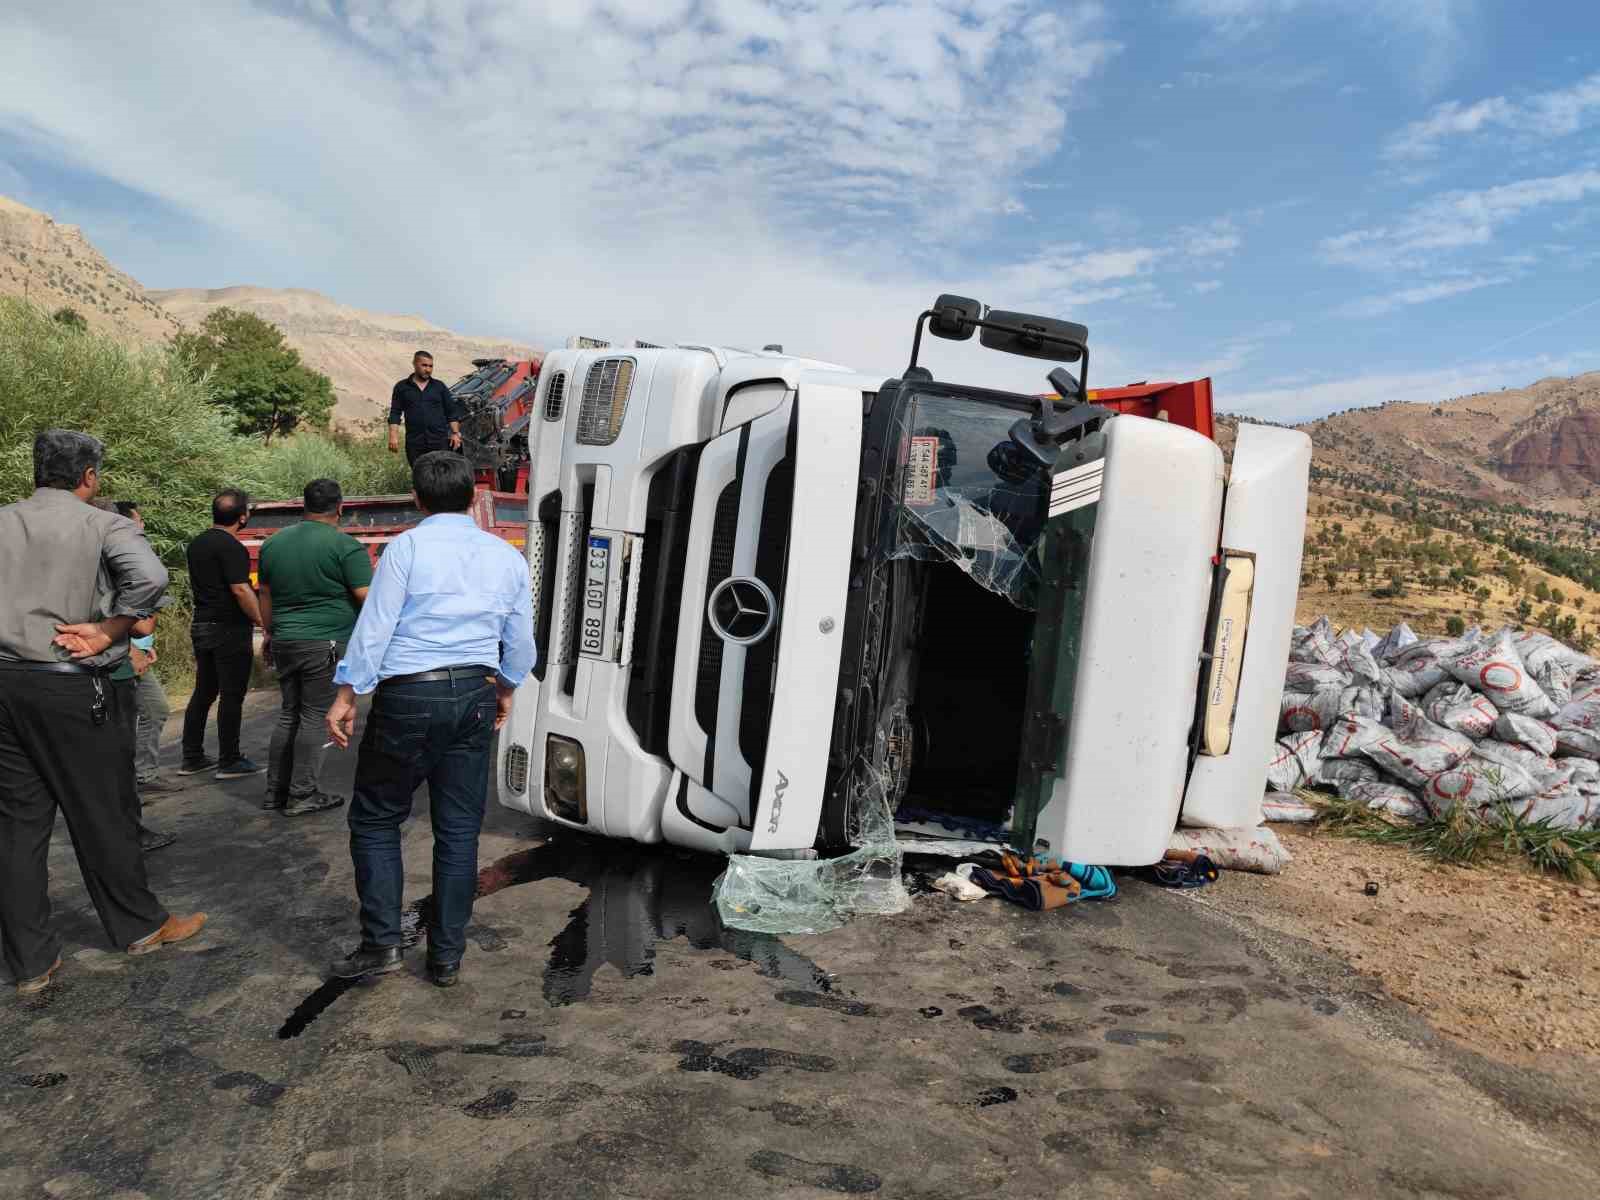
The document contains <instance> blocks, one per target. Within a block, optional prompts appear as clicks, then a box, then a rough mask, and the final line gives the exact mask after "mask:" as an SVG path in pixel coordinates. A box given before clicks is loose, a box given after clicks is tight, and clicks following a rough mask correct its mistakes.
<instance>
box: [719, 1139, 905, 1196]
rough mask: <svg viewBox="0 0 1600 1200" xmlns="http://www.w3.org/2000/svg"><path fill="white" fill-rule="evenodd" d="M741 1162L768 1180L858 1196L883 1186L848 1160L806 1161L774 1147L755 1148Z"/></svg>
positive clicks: (866, 1171)
mask: <svg viewBox="0 0 1600 1200" xmlns="http://www.w3.org/2000/svg"><path fill="white" fill-rule="evenodd" d="M745 1165H746V1166H747V1167H749V1168H750V1169H751V1170H752V1171H756V1172H759V1173H760V1174H762V1175H765V1176H767V1177H768V1178H769V1179H783V1180H786V1181H788V1182H790V1183H798V1184H803V1185H805V1186H806V1187H814V1188H817V1189H818V1190H820V1191H825V1192H842V1193H844V1194H845V1195H847V1196H861V1195H865V1194H867V1193H869V1192H875V1191H877V1190H878V1189H879V1188H881V1187H882V1186H883V1180H882V1178H880V1177H879V1176H877V1175H875V1174H873V1173H872V1172H871V1171H868V1170H867V1169H866V1168H864V1167H856V1166H851V1165H850V1164H849V1163H832V1162H809V1161H807V1160H806V1159H803V1158H795V1157H794V1156H793V1155H789V1154H782V1153H780V1152H778V1151H777V1150H757V1151H756V1152H755V1153H754V1154H752V1155H751V1156H750V1157H749V1158H748V1159H746V1160H745Z"/></svg>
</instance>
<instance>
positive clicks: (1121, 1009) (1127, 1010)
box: [1100, 1004, 1150, 1017]
mask: <svg viewBox="0 0 1600 1200" xmlns="http://www.w3.org/2000/svg"><path fill="white" fill-rule="evenodd" d="M1100 1011H1101V1012H1108V1013H1115V1014H1116V1015H1117V1016H1119V1017H1142V1016H1144V1014H1145V1013H1147V1012H1149V1011H1150V1010H1149V1009H1148V1008H1147V1007H1145V1006H1144V1005H1143V1004H1107V1005H1106V1006H1105V1007H1104V1008H1102V1009H1101V1010H1100Z"/></svg>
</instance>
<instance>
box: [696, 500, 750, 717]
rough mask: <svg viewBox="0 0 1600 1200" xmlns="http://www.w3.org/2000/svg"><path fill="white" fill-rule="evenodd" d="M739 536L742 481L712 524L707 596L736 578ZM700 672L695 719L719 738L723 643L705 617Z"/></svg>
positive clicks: (722, 503) (721, 505)
mask: <svg viewBox="0 0 1600 1200" xmlns="http://www.w3.org/2000/svg"><path fill="white" fill-rule="evenodd" d="M738 534H739V480H738V479H735V480H734V481H733V482H732V483H730V484H728V486H727V487H725V488H723V489H722V495H720V496H718V497H717V509H716V513H715V515H714V516H713V517H712V523H711V557H710V563H709V565H708V566H707V568H706V595H707V596H709V595H710V594H711V591H712V589H713V588H715V587H716V586H717V584H719V583H721V582H722V581H723V580H724V579H726V578H727V577H728V576H729V575H731V574H733V547H734V542H735V540H736V539H737V537H738ZM700 621H701V625H702V629H701V632H700V669H699V672H698V673H697V675H696V676H695V689H694V715H695V717H696V718H697V719H698V720H699V722H700V727H701V728H702V729H704V730H705V731H706V732H707V733H710V734H712V735H713V736H714V735H715V734H716V729H717V696H718V692H719V691H720V689H721V687H722V639H721V638H720V637H718V636H717V634H716V631H715V630H713V629H712V628H711V622H710V621H709V620H708V619H707V618H706V616H705V615H704V614H703V613H702V614H701V617H700Z"/></svg>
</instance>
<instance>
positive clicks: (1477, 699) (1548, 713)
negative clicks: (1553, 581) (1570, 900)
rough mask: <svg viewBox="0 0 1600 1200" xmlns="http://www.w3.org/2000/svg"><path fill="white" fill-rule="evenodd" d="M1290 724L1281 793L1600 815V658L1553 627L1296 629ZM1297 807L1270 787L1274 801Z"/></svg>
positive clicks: (1272, 782) (1392, 806) (1556, 819)
mask: <svg viewBox="0 0 1600 1200" xmlns="http://www.w3.org/2000/svg"><path fill="white" fill-rule="evenodd" d="M1279 734H1280V738H1279V741H1278V744H1277V747H1276V751H1275V753H1274V756H1273V760H1272V763H1271V765H1270V767H1269V768H1268V772H1267V783H1268V787H1269V788H1272V789H1274V790H1275V791H1277V792H1279V793H1284V792H1291V791H1293V790H1294V789H1296V788H1303V787H1310V788H1320V789H1323V790H1326V791H1334V792H1337V793H1338V794H1339V795H1340V796H1342V797H1344V798H1345V799H1347V800H1356V801H1360V802H1362V803H1364V804H1366V805H1367V807H1369V808H1372V809H1380V810H1383V811H1386V812H1388V813H1390V814H1392V815H1394V816H1396V817H1399V818H1403V819H1407V820H1413V821H1422V820H1425V819H1427V818H1429V817H1438V816H1443V815H1445V814H1446V813H1448V812H1450V811H1451V810H1453V809H1455V808H1457V807H1458V806H1462V805H1464V806H1466V807H1467V808H1468V809H1469V810H1471V811H1473V812H1480V813H1485V815H1486V816H1491V817H1492V816H1493V815H1494V814H1495V813H1498V812H1499V811H1500V810H1501V802H1505V803H1506V804H1508V805H1509V806H1510V808H1511V810H1512V811H1513V812H1515V813H1516V814H1517V815H1519V816H1521V817H1524V818H1526V819H1528V820H1533V821H1538V820H1548V821H1549V822H1551V823H1552V824H1554V825H1557V826H1559V827H1562V828H1583V827H1590V826H1595V825H1597V824H1600V662H1597V661H1596V660H1595V659H1592V658H1590V657H1589V656H1588V655H1586V654H1581V653H1579V652H1578V651H1576V650H1574V649H1572V648H1571V647H1569V646H1566V645H1563V644H1562V643H1561V642H1559V641H1557V640H1556V639H1555V638H1553V637H1550V636H1548V635H1546V634H1542V633H1518V632H1516V631H1514V630H1511V629H1502V630H1500V631H1499V632H1498V633H1482V632H1480V631H1478V630H1477V629H1470V630H1468V631H1467V632H1466V633H1465V634H1463V635H1462V636H1461V637H1459V638H1449V639H1431V640H1430V639H1420V638H1418V637H1417V635H1416V634H1415V633H1413V632H1412V631H1411V630H1410V629H1409V628H1408V627H1407V626H1406V625H1405V624H1403V623H1402V624H1400V625H1397V626H1395V627H1394V628H1393V629H1391V630H1390V631H1389V632H1388V634H1386V635H1385V636H1383V637H1379V636H1378V635H1377V634H1375V633H1372V632H1371V631H1370V630H1368V631H1366V632H1363V633H1357V632H1355V631H1353V630H1345V631H1344V632H1343V633H1339V634H1335V633H1334V630H1333V626H1332V625H1331V624H1330V622H1329V621H1328V619H1327V618H1326V617H1323V618H1321V619H1320V620H1318V621H1317V622H1316V623H1315V624H1313V625H1312V626H1311V627H1310V628H1296V629H1295V631H1294V638H1293V641H1292V642H1291V644H1290V650H1289V668H1288V672H1287V675H1286V677H1285V679H1284V692H1283V707H1282V709H1281V714H1280V717H1279ZM1294 808H1295V805H1294V803H1293V802H1292V798H1290V797H1287V796H1283V795H1277V796H1273V795H1269V797H1268V802H1267V804H1266V805H1265V815H1266V817H1267V819H1268V820H1273V819H1291V820H1292V819H1295V817H1294ZM1485 810H1487V811H1485ZM1301 815H1302V816H1306V815H1309V812H1303V813H1302V814H1301Z"/></svg>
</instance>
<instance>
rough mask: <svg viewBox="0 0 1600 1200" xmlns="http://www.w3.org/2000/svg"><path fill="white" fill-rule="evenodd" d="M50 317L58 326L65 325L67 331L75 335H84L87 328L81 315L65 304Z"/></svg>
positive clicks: (87, 323)
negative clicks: (69, 330) (75, 333)
mask: <svg viewBox="0 0 1600 1200" xmlns="http://www.w3.org/2000/svg"><path fill="white" fill-rule="evenodd" d="M51 315H52V316H53V317H54V318H55V320H56V322H57V323H58V324H61V325H65V326H66V327H67V328H68V329H71V330H73V331H75V332H77V333H84V332H86V331H87V330H88V328H89V322H88V321H86V320H85V319H84V316H83V314H82V313H81V312H79V311H78V310H77V309H75V308H71V307H69V306H67V305H65V304H63V305H62V306H61V307H60V308H58V309H56V311H55V312H54V313H52V314H51Z"/></svg>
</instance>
